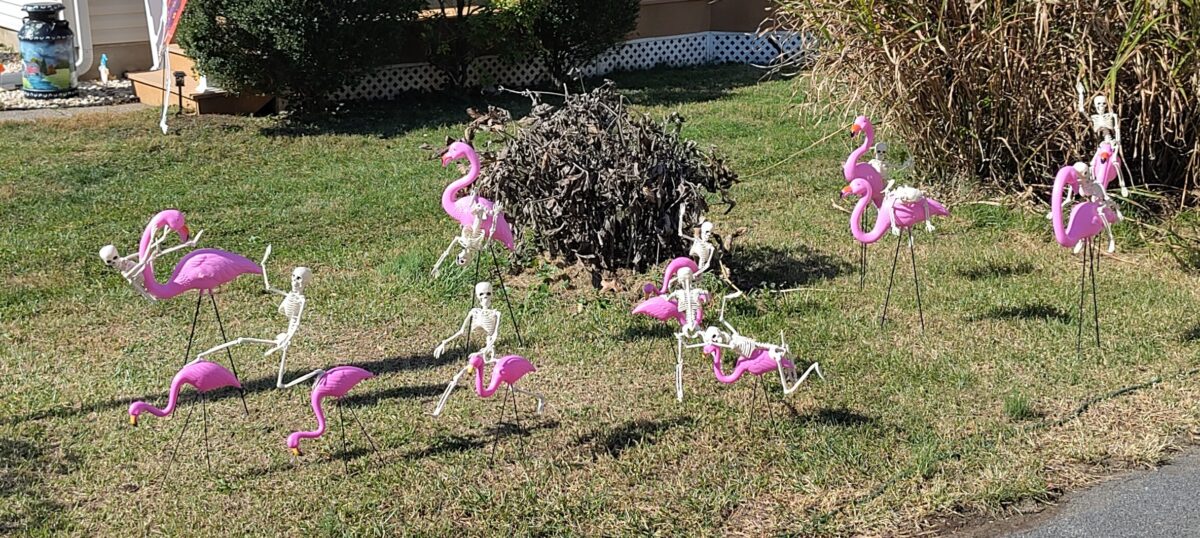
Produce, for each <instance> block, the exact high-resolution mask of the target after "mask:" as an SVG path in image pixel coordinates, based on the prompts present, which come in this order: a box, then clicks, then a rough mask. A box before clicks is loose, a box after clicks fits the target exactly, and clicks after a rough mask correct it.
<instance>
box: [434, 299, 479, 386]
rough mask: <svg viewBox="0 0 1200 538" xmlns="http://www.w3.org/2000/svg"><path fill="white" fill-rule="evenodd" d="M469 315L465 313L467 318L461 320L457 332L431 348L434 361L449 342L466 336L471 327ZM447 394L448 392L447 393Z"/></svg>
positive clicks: (444, 350)
mask: <svg viewBox="0 0 1200 538" xmlns="http://www.w3.org/2000/svg"><path fill="white" fill-rule="evenodd" d="M471 314H472V313H471V312H467V317H465V318H463V322H462V326H461V327H459V328H458V332H456V333H454V334H452V335H450V337H449V338H446V339H445V340H442V343H440V344H438V345H437V347H435V348H433V358H435V359H436V358H438V357H441V356H442V353H445V352H446V344H449V343H450V342H452V341H454V340H455V339H456V338H458V337H460V336H462V335H464V334H466V332H467V329H468V328H469V327H470V326H471ZM447 392H449V391H447Z"/></svg>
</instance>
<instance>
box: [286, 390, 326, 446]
mask: <svg viewBox="0 0 1200 538" xmlns="http://www.w3.org/2000/svg"><path fill="white" fill-rule="evenodd" d="M324 396H325V395H324V394H322V393H321V391H319V390H313V394H312V410H313V414H314V415H316V416H317V429H315V430H312V431H306V432H292V434H291V435H289V436H288V446H289V447H291V448H296V447H298V446H299V445H300V440H301V439H316V438H318V437H320V436H322V435H325V411H324V410H323V409H321V398H322V397H324Z"/></svg>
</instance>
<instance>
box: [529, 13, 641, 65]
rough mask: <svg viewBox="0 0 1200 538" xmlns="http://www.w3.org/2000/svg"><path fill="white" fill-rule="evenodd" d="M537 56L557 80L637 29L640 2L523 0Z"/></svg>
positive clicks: (585, 63) (587, 62)
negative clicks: (536, 47)
mask: <svg viewBox="0 0 1200 538" xmlns="http://www.w3.org/2000/svg"><path fill="white" fill-rule="evenodd" d="M527 2H528V3H530V4H532V6H530V7H527V8H525V9H528V10H529V11H530V15H528V17H529V19H530V23H529V24H530V30H531V32H532V34H533V38H534V39H535V40H536V42H537V45H538V56H539V57H541V59H542V61H543V62H545V64H546V68H547V69H549V70H550V75H551V76H553V77H554V79H555V80H557V81H563V80H565V79H566V78H567V73H569V72H570V70H571V69H574V68H581V67H584V66H586V65H587V64H589V63H591V61H592V60H594V59H596V57H598V56H600V55H601V54H604V53H605V52H606V51H608V50H609V49H611V48H613V47H614V46H615V45H617V44H618V43H621V42H622V41H624V40H625V36H627V35H629V33H630V32H632V31H633V30H634V28H636V27H637V19H638V11H639V9H640V4H641V2H640V0H527Z"/></svg>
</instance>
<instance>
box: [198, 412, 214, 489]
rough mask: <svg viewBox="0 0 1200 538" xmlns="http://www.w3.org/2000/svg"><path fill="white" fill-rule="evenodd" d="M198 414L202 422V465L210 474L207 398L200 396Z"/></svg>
mask: <svg viewBox="0 0 1200 538" xmlns="http://www.w3.org/2000/svg"><path fill="white" fill-rule="evenodd" d="M200 414H201V416H203V417H204V418H203V421H204V465H205V466H206V467H208V472H209V473H211V472H212V460H211V459H210V458H209V457H208V396H206V395H204V394H201V395H200Z"/></svg>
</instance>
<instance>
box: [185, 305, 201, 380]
mask: <svg viewBox="0 0 1200 538" xmlns="http://www.w3.org/2000/svg"><path fill="white" fill-rule="evenodd" d="M203 301H204V292H200V295H198V296H197V297H196V311H195V312H192V331H191V333H190V334H188V343H187V351H184V352H183V364H184V365H187V363H188V361H189V360H191V358H192V342H193V341H194V340H195V339H196V321H197V320H199V319H200V303H202V302H203Z"/></svg>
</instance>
